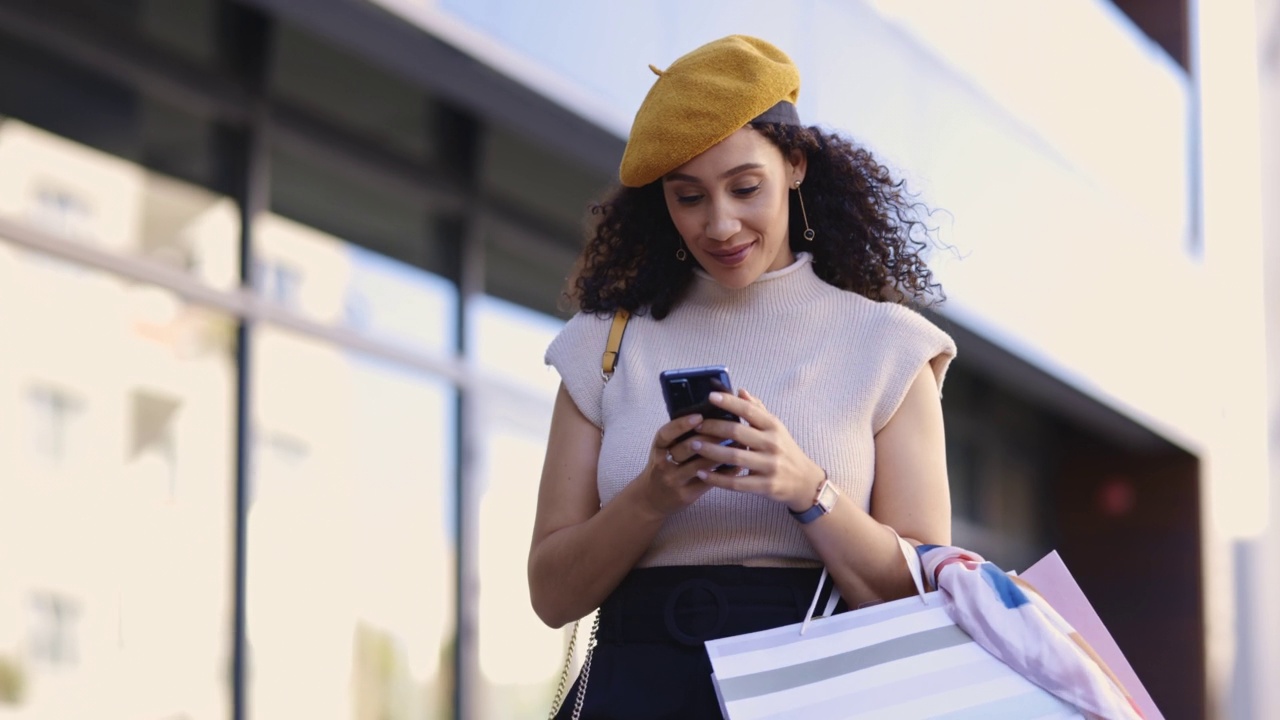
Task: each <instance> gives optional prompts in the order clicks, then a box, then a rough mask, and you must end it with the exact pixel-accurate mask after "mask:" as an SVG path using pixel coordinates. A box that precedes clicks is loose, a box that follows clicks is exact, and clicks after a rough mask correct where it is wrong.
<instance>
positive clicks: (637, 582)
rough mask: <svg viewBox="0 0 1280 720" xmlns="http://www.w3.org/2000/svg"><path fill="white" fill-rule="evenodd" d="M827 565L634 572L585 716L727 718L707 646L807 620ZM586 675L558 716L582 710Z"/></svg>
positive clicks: (605, 633) (602, 649) (613, 599)
mask: <svg viewBox="0 0 1280 720" xmlns="http://www.w3.org/2000/svg"><path fill="white" fill-rule="evenodd" d="M821 572H822V571H821V570H820V569H812V570H810V569H790V568H750V567H742V566H737V565H732V566H679V567H662V568H645V569H641V570H633V571H632V572H631V573H630V574H628V575H627V577H626V578H625V579H624V580H623V581H622V583H621V584H620V585H619V586H618V588H617V589H616V590H614V592H613V594H611V595H610V596H609V597H608V599H607V600H605V602H604V604H603V605H601V607H600V630H599V632H598V633H597V635H596V643H597V644H596V649H595V653H594V655H593V657H592V660H591V672H590V675H589V677H588V681H587V688H586V693H585V696H584V702H583V705H582V715H581V718H582V720H631V719H632V718H634V719H635V720H658V719H659V718H682V719H684V718H694V719H697V718H719V717H721V715H720V703H719V702H718V701H717V700H716V692H715V687H714V686H713V685H712V682H711V662H710V660H709V659H708V657H707V651H706V648H705V647H704V646H703V643H705V642H706V641H707V640H713V639H716V638H722V637H728V636H730V635H739V634H742V633H748V632H755V631H757V630H766V629H769V628H774V627H778V626H780V625H787V624H790V623H796V622H800V621H801V620H803V619H804V614H805V611H806V610H808V609H809V602H810V601H811V600H812V599H813V593H814V590H816V589H817V586H818V577H819V575H820V574H821ZM827 585H828V589H827V590H825V591H824V595H825V594H827V593H829V592H830V590H829V588H830V585H831V583H829V582H828V583H827ZM820 602H821V601H820ZM820 607H821V606H820ZM839 609H843V605H841V606H839ZM581 682H582V677H581V676H579V677H578V680H577V681H576V682H575V683H574V684H573V686H572V687H571V688H570V689H569V691H568V692H567V693H566V695H565V699H564V704H563V706H561V708H560V712H559V713H558V714H557V715H556V718H557V720H568V718H570V717H571V716H572V712H573V704H574V699H575V698H576V696H577V692H578V684H579V683H581Z"/></svg>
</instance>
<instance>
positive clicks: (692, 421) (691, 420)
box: [689, 415, 702, 425]
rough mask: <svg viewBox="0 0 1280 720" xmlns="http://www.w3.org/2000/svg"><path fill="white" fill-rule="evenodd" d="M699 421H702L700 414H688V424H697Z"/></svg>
mask: <svg viewBox="0 0 1280 720" xmlns="http://www.w3.org/2000/svg"><path fill="white" fill-rule="evenodd" d="M700 422H702V416H701V415H690V416H689V424H690V425H697V424H698V423H700Z"/></svg>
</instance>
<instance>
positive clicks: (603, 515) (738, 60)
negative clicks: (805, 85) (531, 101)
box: [529, 36, 955, 718]
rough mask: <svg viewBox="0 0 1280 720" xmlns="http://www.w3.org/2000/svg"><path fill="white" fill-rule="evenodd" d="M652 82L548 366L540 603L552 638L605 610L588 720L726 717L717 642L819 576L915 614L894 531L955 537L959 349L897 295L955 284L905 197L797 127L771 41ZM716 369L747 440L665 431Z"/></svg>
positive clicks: (825, 137) (724, 45) (789, 73)
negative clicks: (713, 665)
mask: <svg viewBox="0 0 1280 720" xmlns="http://www.w3.org/2000/svg"><path fill="white" fill-rule="evenodd" d="M654 72H655V74H657V75H658V79H657V80H656V81H655V83H654V86H653V88H652V89H651V90H650V92H649V94H648V96H647V97H646V98H645V101H644V103H643V104H642V105H641V107H640V110H639V111H638V113H637V115H636V119H635V123H634V124H633V127H632V131H631V137H630V139H629V141H628V144H627V148H626V152H625V154H624V156H623V160H622V166H621V169H620V177H621V181H622V185H623V187H621V188H619V189H618V190H617V191H616V192H615V193H614V194H613V195H612V196H611V197H609V198H608V199H607V200H606V201H605V202H604V203H602V205H600V206H599V207H598V208H597V218H598V219H597V221H596V223H595V227H594V229H593V234H592V236H591V238H590V241H589V243H588V245H587V247H586V249H585V251H584V254H583V257H582V259H581V262H580V267H579V269H578V272H577V274H576V278H575V280H574V284H573V287H574V291H573V294H574V298H575V300H576V301H577V303H578V304H579V306H580V308H581V313H579V314H578V315H577V316H576V317H574V318H573V319H572V320H571V321H570V322H569V323H568V325H567V326H566V327H565V328H564V330H563V331H562V332H561V334H560V335H559V336H558V337H557V338H556V339H555V341H554V342H553V343H552V345H551V347H550V348H549V350H548V352H547V360H548V362H549V363H550V364H553V365H554V366H555V367H556V369H557V370H558V371H559V372H560V374H561V378H562V380H563V382H562V384H561V387H560V391H559V394H558V396H557V399H556V405H555V411H554V415H553V418H552V427H551V435H550V439H549V442H548V446H547V455H546V461H545V465H544V468H543V473H542V481H541V483H542V484H541V489H540V492H539V497H538V508H537V518H536V521H535V528H534V537H533V544H532V548H531V550H530V554H529V585H530V592H531V596H532V599H533V605H534V609H535V611H536V612H537V613H538V615H539V617H541V618H542V620H543V621H544V622H546V623H547V624H548V625H550V626H552V627H560V626H562V625H565V624H566V623H569V622H572V621H573V620H575V619H577V618H580V617H583V616H585V615H586V614H588V613H590V612H591V611H592V610H594V609H596V608H597V607H599V608H600V609H601V612H600V625H599V630H598V636H597V640H598V643H599V644H598V646H597V648H596V650H595V652H594V655H593V658H592V664H591V668H590V675H589V680H588V681H587V684H586V688H585V690H586V691H585V694H584V697H583V708H582V714H581V716H582V717H584V718H592V717H601V718H604V717H608V718H624V717H626V718H630V717H635V718H660V717H679V718H699V717H719V705H718V703H717V701H716V697H715V692H714V688H713V686H712V683H711V680H710V678H709V673H710V665H709V662H708V660H707V657H706V652H705V649H704V648H703V643H704V642H705V641H706V640H708V639H712V638H717V637H724V636H728V635H734V634H738V633H743V632H751V631H755V630H761V629H765V628H769V627H776V626H778V625H783V624H787V623H793V622H798V621H799V620H800V619H801V618H802V617H803V613H804V611H805V609H806V608H807V606H808V603H809V600H810V598H811V597H812V594H813V591H814V589H815V588H816V586H817V582H818V576H819V573H820V568H821V567H822V566H825V567H826V568H827V569H828V570H829V571H830V573H831V575H832V576H833V578H834V581H835V584H836V586H837V587H838V588H839V590H840V593H841V595H842V596H843V597H844V598H845V599H846V600H847V601H848V603H849V604H850V605H851V606H857V605H861V604H865V603H868V602H874V601H879V600H886V599H892V598H897V597H903V596H905V595H907V594H908V593H909V592H911V590H912V587H913V586H912V582H911V579H910V576H909V574H908V571H907V569H906V567H905V564H904V563H903V560H902V555H901V553H900V551H899V548H898V544H897V540H896V537H895V532H896V533H897V534H898V535H900V536H901V537H904V538H907V539H908V540H911V541H914V542H918V543H936V544H943V545H946V544H949V543H950V539H951V537H950V534H951V530H950V500H949V495H948V489H947V477H946V462H945V457H944V448H943V427H942V411H941V404H940V400H939V390H940V387H941V385H942V379H943V376H944V374H945V372H946V368H947V365H948V363H949V362H950V360H951V358H952V357H953V356H954V354H955V347H954V344H953V343H952V341H951V339H950V338H949V337H948V336H947V335H946V334H945V333H943V332H942V331H941V330H939V329H937V328H936V327H934V326H933V325H932V324H930V323H929V322H928V321H927V320H925V319H924V318H923V317H921V316H920V315H919V314H918V313H916V312H914V311H913V310H910V309H908V308H906V307H904V306H903V305H901V304H898V303H897V302H893V301H895V300H903V299H912V300H925V299H927V298H928V296H929V295H930V294H931V293H933V292H934V291H936V290H937V285H936V284H935V283H933V281H932V275H931V274H930V272H929V270H928V269H927V267H926V266H925V264H924V262H923V261H922V259H921V257H920V251H921V250H923V248H924V243H922V242H920V241H918V240H917V239H915V238H914V236H913V231H923V227H922V226H921V225H920V224H919V223H918V222H916V221H915V220H913V219H911V218H912V210H913V209H914V208H913V204H912V203H910V202H909V201H908V200H907V199H906V198H905V196H904V193H903V192H902V190H901V184H900V183H896V182H894V181H893V180H892V179H891V178H890V176H889V174H888V171H887V170H885V169H884V168H883V167H882V166H880V165H878V164H877V163H876V162H875V160H874V159H873V158H872V157H871V156H870V154H868V153H867V152H866V151H865V150H862V149H859V148H856V147H854V146H853V145H851V144H850V143H848V142H847V141H845V140H843V139H841V138H839V137H837V136H834V135H831V134H827V133H824V132H822V131H820V130H818V129H816V128H806V127H803V126H801V125H800V122H799V120H798V117H797V115H796V111H795V102H796V99H797V96H798V93H799V84H800V81H799V74H798V72H797V70H796V68H795V66H794V65H793V64H792V63H791V61H790V59H789V58H788V57H787V56H786V55H785V54H783V53H782V52H781V51H780V50H778V49H777V48H775V47H773V46H772V45H770V44H768V43H766V42H764V41H761V40H758V39H755V38H750V37H744V36H731V37H727V38H723V39H721V40H717V41H715V42H712V43H709V44H707V45H705V46H703V47H701V48H698V49H697V50H694V51H693V52H691V53H689V54H688V55H685V56H684V57H682V58H680V59H679V60H677V61H676V62H675V63H674V64H672V65H671V67H670V68H668V69H667V70H666V71H659V70H657V69H656V68H655V69H654ZM802 190H803V192H804V196H803V197H802V196H801V191H802ZM806 202H807V203H808V205H807V206H806V205H805V203H806ZM617 310H626V311H629V312H631V313H632V314H633V315H634V317H633V318H632V319H631V320H630V322H629V324H628V325H627V326H626V334H625V337H624V342H623V343H622V345H621V350H620V354H619V356H618V360H617V370H616V372H615V373H614V375H613V376H612V379H611V380H609V381H608V382H607V383H606V382H605V380H603V379H602V377H601V373H600V370H601V364H600V359H601V355H602V353H603V352H604V350H605V346H606V342H607V336H608V334H609V330H610V326H611V318H612V316H613V314H614V312H615V311H617ZM701 365H725V366H727V367H728V368H729V371H730V375H731V379H732V381H733V383H734V384H735V386H736V387H738V388H739V390H738V391H737V393H736V395H734V394H728V393H723V394H713V397H712V402H713V403H714V404H715V405H717V406H719V407H720V408H723V409H724V410H727V411H730V412H732V413H735V414H736V415H738V416H739V417H741V418H742V419H743V420H744V421H745V422H743V423H734V422H729V421H724V420H714V419H704V418H702V417H701V416H697V415H695V416H691V417H684V418H679V419H677V420H668V417H667V411H666V408H665V405H664V402H663V398H662V394H661V392H660V388H659V384H658V380H657V378H658V374H659V373H660V372H661V371H663V370H669V369H674V368H683V367H691V366H701ZM690 430H693V431H695V434H693V435H692V436H689V437H684V436H685V435H686V433H687V432H688V431H690ZM681 438H683V439H681ZM724 440H729V441H732V444H730V445H728V446H722V445H721V441H724ZM722 464H723V465H725V467H724V468H722V469H720V470H718V471H716V470H715V468H717V467H718V466H720V465H722ZM788 511H789V512H788ZM585 674H586V673H584V675H585ZM581 681H582V679H581V678H580V679H579V683H578V684H575V686H574V688H572V689H571V690H570V692H569V693H568V696H567V699H566V701H565V703H564V707H563V708H562V709H561V716H564V717H568V716H569V713H571V712H572V706H573V705H574V701H575V699H576V695H577V691H578V687H579V685H580V684H581Z"/></svg>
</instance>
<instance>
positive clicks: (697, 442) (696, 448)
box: [689, 440, 702, 450]
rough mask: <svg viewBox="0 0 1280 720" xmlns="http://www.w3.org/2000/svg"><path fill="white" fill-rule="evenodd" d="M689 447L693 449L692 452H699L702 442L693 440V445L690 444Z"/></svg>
mask: <svg viewBox="0 0 1280 720" xmlns="http://www.w3.org/2000/svg"><path fill="white" fill-rule="evenodd" d="M689 447H691V448H693V449H694V450H701V449H702V441H701V440H694V441H693V444H691V445H690V446H689Z"/></svg>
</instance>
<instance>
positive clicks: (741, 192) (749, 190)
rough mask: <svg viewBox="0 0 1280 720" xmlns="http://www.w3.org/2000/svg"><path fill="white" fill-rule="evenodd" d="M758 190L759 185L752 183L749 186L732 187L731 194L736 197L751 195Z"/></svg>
mask: <svg viewBox="0 0 1280 720" xmlns="http://www.w3.org/2000/svg"><path fill="white" fill-rule="evenodd" d="M758 190H760V186H759V185H752V186H751V187H745V188H736V189H734V191H733V194H734V195H737V196H738V197H751V196H752V195H755V194H756V192H757V191H758Z"/></svg>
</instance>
